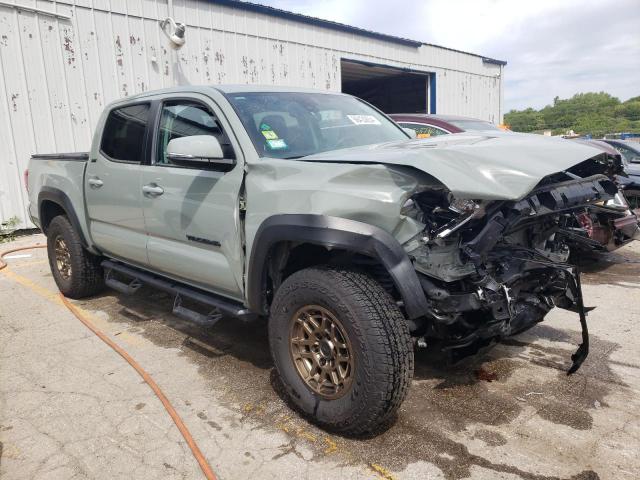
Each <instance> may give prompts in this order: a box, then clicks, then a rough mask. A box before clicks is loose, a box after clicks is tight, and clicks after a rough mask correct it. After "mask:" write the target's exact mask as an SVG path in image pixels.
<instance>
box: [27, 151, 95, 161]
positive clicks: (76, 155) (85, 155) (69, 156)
mask: <svg viewBox="0 0 640 480" xmlns="http://www.w3.org/2000/svg"><path fill="white" fill-rule="evenodd" d="M31 160H68V161H71V162H86V161H87V160H89V152H70V153H37V154H35V155H31Z"/></svg>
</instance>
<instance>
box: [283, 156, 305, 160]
mask: <svg viewBox="0 0 640 480" xmlns="http://www.w3.org/2000/svg"><path fill="white" fill-rule="evenodd" d="M302 157H306V155H293V156H291V157H284V160H297V159H299V158H302Z"/></svg>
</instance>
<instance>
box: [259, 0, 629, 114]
mask: <svg viewBox="0 0 640 480" xmlns="http://www.w3.org/2000/svg"><path fill="white" fill-rule="evenodd" d="M252 1H253V2H254V3H261V4H264V5H269V6H272V7H276V8H281V9H283V10H289V11H293V12H296V13H302V14H304V15H310V16H313V17H319V18H324V19H327V20H333V21H336V22H340V23H346V24H348V25H353V26H356V27H360V28H365V29H367V30H373V31H376V32H381V33H387V34H390V35H396V36H400V37H405V38H410V39H412V40H419V41H422V42H425V43H434V44H437V45H442V46H445V47H449V48H455V49H459V50H464V51H467V52H472V53H477V54H480V55H483V56H487V57H491V58H496V59H499V60H506V61H507V62H508V64H507V66H506V67H505V71H504V79H505V104H506V111H509V110H511V109H523V108H528V107H532V108H536V109H539V108H542V107H544V106H545V105H548V104H551V103H553V98H554V97H555V96H559V97H560V98H569V97H571V96H573V95H574V94H576V93H580V92H590V91H596V92H599V91H605V92H608V93H610V94H612V95H614V96H616V97H618V98H619V99H620V100H622V101H624V100H626V99H628V98H630V97H635V96H638V95H640V0H394V1H392V2H383V1H381V0H252Z"/></svg>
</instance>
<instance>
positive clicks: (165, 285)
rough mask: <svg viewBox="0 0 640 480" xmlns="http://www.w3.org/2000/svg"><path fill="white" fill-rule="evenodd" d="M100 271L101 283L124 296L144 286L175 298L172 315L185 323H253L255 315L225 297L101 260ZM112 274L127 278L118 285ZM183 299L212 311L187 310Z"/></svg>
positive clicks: (204, 324) (118, 281)
mask: <svg viewBox="0 0 640 480" xmlns="http://www.w3.org/2000/svg"><path fill="white" fill-rule="evenodd" d="M101 265H102V268H104V270H105V284H106V285H107V286H109V287H110V288H113V289H114V290H116V291H118V292H120V293H123V294H125V295H132V294H134V293H135V292H136V291H138V289H139V288H140V287H141V286H142V285H143V284H147V285H150V286H152V287H154V288H157V289H158V290H162V291H164V292H167V293H170V294H172V295H174V296H175V299H174V303H173V313H174V314H175V315H177V316H179V317H181V318H183V319H185V320H188V321H191V322H193V323H196V324H198V325H201V326H211V325H214V324H215V323H217V322H218V320H220V319H221V318H222V317H223V316H231V317H236V318H238V319H240V320H246V321H249V320H253V319H255V318H256V317H257V315H256V314H255V313H253V312H251V311H250V310H248V309H246V308H244V307H243V306H242V305H241V304H240V303H237V302H234V301H233V300H229V299H227V298H224V297H221V296H218V295H215V294H213V293H209V292H205V291H202V290H199V289H196V288H193V287H189V286H187V285H184V284H182V283H179V282H176V281H173V280H169V279H168V278H165V277H161V276H160V275H155V274H153V273H149V272H145V271H143V270H140V269H137V268H134V267H131V266H129V265H124V264H122V263H118V262H114V261H112V260H104V261H103V262H102V263H101ZM113 272H117V273H120V274H123V275H126V276H127V277H130V278H131V281H130V282H129V283H125V282H122V281H120V280H117V279H115V278H114V277H113ZM183 298H187V299H189V300H193V301H195V302H197V303H200V304H203V305H206V306H208V307H212V308H213V310H212V312H211V313H209V314H208V315H204V314H202V313H199V312H196V311H195V310H191V309H189V308H187V307H185V306H183V304H182V299H183Z"/></svg>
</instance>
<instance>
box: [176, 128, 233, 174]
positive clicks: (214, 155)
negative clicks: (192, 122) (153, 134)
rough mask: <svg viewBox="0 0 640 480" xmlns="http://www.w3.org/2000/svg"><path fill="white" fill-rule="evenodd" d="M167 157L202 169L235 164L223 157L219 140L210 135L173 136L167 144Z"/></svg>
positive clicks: (178, 162) (179, 163)
mask: <svg viewBox="0 0 640 480" xmlns="http://www.w3.org/2000/svg"><path fill="white" fill-rule="evenodd" d="M167 159H168V160H170V161H171V162H172V163H175V164H176V165H180V166H185V167H196V168H203V169H204V168H207V167H216V166H225V167H230V166H233V165H234V164H235V162H234V160H233V159H231V158H224V154H223V153H222V147H221V146H220V142H219V141H218V139H217V138H216V137H214V136H212V135H192V136H190V137H180V138H174V139H173V140H171V141H170V142H169V144H168V145H167Z"/></svg>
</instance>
